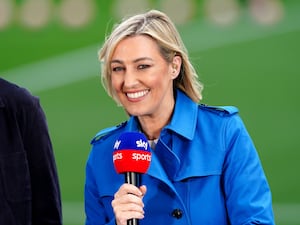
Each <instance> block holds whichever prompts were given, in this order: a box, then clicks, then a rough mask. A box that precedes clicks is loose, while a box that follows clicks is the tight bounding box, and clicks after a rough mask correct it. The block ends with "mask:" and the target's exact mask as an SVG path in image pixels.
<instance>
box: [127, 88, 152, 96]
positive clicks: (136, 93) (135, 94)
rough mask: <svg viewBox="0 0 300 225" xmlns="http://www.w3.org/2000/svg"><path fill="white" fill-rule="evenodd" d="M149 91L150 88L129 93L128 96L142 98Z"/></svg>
mask: <svg viewBox="0 0 300 225" xmlns="http://www.w3.org/2000/svg"><path fill="white" fill-rule="evenodd" d="M147 93H148V90H144V91H139V92H134V93H127V96H128V97H129V98H140V97H143V96H145V95H146V94H147Z"/></svg>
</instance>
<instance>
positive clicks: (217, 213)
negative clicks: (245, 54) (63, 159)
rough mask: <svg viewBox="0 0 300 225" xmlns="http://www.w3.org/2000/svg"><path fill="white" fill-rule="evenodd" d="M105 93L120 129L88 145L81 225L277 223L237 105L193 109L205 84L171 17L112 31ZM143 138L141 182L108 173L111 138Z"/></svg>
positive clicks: (148, 17) (105, 56) (155, 14)
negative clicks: (120, 113) (121, 119)
mask: <svg viewBox="0 0 300 225" xmlns="http://www.w3.org/2000/svg"><path fill="white" fill-rule="evenodd" d="M99 59H100V60H101V62H102V63H103V64H102V78H103V83H104V86H105V88H106V90H107V92H108V94H109V95H110V96H111V97H112V98H113V99H114V100H115V101H116V102H117V103H118V104H119V105H121V106H122V107H123V108H124V110H125V111H126V112H127V113H128V115H129V119H128V121H126V122H125V123H123V124H121V125H118V126H116V127H113V128H109V129H105V130H103V131H100V132H99V133H98V134H97V135H96V137H95V138H94V139H93V140H92V150H91V153H90V156H89V159H88V161H87V167H86V184H85V207H86V224H87V225H91V224H93V225H96V224H97V225H102V224H117V225H125V224H127V220H129V219H132V218H137V219H139V220H140V224H141V225H144V224H149V225H150V224H189V225H190V224H195V225H199V224H205V225H207V224H215V225H223V224H224V225H225V224H274V220H273V212H272V202H271V192H270V189H269V186H268V183H267V180H266V177H265V175H264V172H263V169H262V166H261V163H260V160H259V157H258V154H257V152H256V149H255V147H254V145H253V143H252V141H251V138H250V136H249V135H248V133H247V130H246V128H245V126H244V124H243V122H242V120H241V119H240V117H239V115H238V111H237V109H236V108H234V107H218V108H217V107H209V106H205V105H202V104H198V102H199V101H200V100H201V97H202V95H201V91H202V87H203V86H202V84H201V83H200V82H199V81H198V77H197V74H196V72H195V70H194V68H193V66H192V65H191V63H190V62H189V59H188V55H187V51H186V49H185V47H184V44H183V43H182V40H181V38H180V36H179V34H178V31H177V30H176V28H175V26H174V24H173V23H172V21H171V20H170V19H169V18H168V17H167V16H166V15H165V14H164V13H162V12H159V11H156V10H151V11H149V12H146V13H144V14H138V15H135V16H132V17H130V18H128V19H126V20H124V21H122V22H121V23H120V24H119V25H117V26H116V27H115V28H114V30H113V31H112V33H111V34H110V36H109V37H108V38H107V39H106V41H105V43H104V45H103V47H102V49H101V50H100V52H99ZM126 131H138V132H142V133H144V134H145V136H146V137H147V138H148V140H149V143H151V146H152V161H151V165H150V168H149V170H148V172H147V173H146V174H144V175H143V177H142V181H143V185H142V186H140V187H135V186H134V185H131V184H123V183H124V177H123V176H122V175H119V174H117V173H116V172H115V170H114V165H113V160H112V151H113V145H114V142H115V140H116V139H117V138H118V137H119V136H120V134H121V133H123V132H126Z"/></svg>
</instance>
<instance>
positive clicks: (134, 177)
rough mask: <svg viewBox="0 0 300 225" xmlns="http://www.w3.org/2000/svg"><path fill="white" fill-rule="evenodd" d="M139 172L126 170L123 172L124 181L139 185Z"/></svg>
mask: <svg viewBox="0 0 300 225" xmlns="http://www.w3.org/2000/svg"><path fill="white" fill-rule="evenodd" d="M140 181H141V174H139V173H135V172H126V173H125V183H127V184H133V185H134V186H136V187H139V186H140Z"/></svg>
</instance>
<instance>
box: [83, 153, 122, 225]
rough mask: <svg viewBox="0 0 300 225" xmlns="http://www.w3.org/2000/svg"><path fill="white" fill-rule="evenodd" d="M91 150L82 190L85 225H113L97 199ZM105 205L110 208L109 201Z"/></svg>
mask: <svg viewBox="0 0 300 225" xmlns="http://www.w3.org/2000/svg"><path fill="white" fill-rule="evenodd" d="M93 153H94V151H93V149H92V150H91V152H90V155H89V158H88V160H87V164H86V178H85V179H86V180H85V188H84V199H85V214H86V220H85V225H115V224H116V222H115V219H114V218H113V219H109V218H108V215H107V214H106V212H105V206H104V205H103V204H104V203H103V202H102V200H103V199H102V200H101V199H100V197H99V194H98V188H97V183H96V175H95V172H94V166H95V163H94V162H93V161H94V159H95V157H94V154H93ZM107 205H109V206H110V202H109V200H108V201H107Z"/></svg>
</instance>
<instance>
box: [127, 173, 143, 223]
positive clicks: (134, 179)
mask: <svg viewBox="0 0 300 225" xmlns="http://www.w3.org/2000/svg"><path fill="white" fill-rule="evenodd" d="M140 181H141V174H139V173H135V172H126V173H125V183H128V184H133V185H134V186H136V187H139V186H140ZM127 225H139V220H138V219H135V218H133V219H129V220H127Z"/></svg>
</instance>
